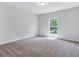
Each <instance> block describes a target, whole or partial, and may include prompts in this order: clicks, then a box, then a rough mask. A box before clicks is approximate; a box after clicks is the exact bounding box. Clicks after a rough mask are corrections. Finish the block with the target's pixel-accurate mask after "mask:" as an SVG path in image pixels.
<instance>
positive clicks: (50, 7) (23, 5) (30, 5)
mask: <svg viewBox="0 0 79 59" xmlns="http://www.w3.org/2000/svg"><path fill="white" fill-rule="evenodd" d="M6 4H9V5H11V6H14V7H17V8H20V9H23V10H27V11H29V12H32V13H35V14H43V13H48V12H53V11H59V10H63V9H68V8H73V7H78V6H79V2H48V4H46V5H44V6H40V5H38V4H37V2H6Z"/></svg>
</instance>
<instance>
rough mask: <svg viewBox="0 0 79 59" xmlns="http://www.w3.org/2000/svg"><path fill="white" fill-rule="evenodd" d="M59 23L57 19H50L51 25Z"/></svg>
mask: <svg viewBox="0 0 79 59" xmlns="http://www.w3.org/2000/svg"><path fill="white" fill-rule="evenodd" d="M57 25H58V22H57V19H51V20H50V26H57Z"/></svg>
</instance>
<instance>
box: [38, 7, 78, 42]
mask: <svg viewBox="0 0 79 59" xmlns="http://www.w3.org/2000/svg"><path fill="white" fill-rule="evenodd" d="M52 17H58V18H59V22H60V23H59V27H58V28H59V29H58V31H59V32H58V34H59V37H60V38H62V39H68V40H73V41H79V8H72V9H67V10H62V11H57V12H52V13H47V14H41V15H38V19H39V20H38V22H39V23H38V27H39V29H38V35H42V36H48V27H49V18H52Z"/></svg>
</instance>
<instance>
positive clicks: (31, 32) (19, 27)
mask: <svg viewBox="0 0 79 59" xmlns="http://www.w3.org/2000/svg"><path fill="white" fill-rule="evenodd" d="M36 35H37V16H36V15H35V14H33V13H30V12H27V11H24V10H20V9H18V8H15V7H12V6H10V5H6V4H3V3H0V44H3V43H7V42H10V41H16V40H18V39H22V38H24V37H25V38H27V37H32V36H36Z"/></svg>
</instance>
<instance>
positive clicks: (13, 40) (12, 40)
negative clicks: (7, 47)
mask: <svg viewBox="0 0 79 59" xmlns="http://www.w3.org/2000/svg"><path fill="white" fill-rule="evenodd" d="M35 36H36V35H30V36H25V37H19V38H16V39H11V40H9V41H6V42H2V43H0V45H3V44H7V43H11V42H15V41H18V40H22V39H25V38H31V37H35Z"/></svg>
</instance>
